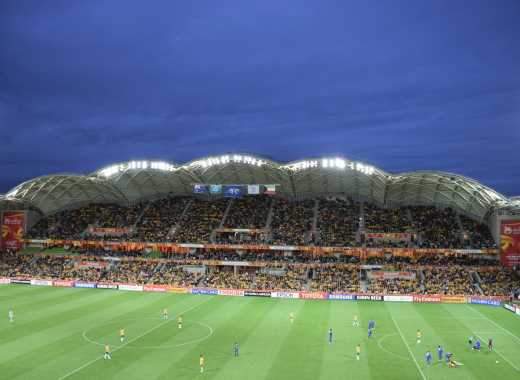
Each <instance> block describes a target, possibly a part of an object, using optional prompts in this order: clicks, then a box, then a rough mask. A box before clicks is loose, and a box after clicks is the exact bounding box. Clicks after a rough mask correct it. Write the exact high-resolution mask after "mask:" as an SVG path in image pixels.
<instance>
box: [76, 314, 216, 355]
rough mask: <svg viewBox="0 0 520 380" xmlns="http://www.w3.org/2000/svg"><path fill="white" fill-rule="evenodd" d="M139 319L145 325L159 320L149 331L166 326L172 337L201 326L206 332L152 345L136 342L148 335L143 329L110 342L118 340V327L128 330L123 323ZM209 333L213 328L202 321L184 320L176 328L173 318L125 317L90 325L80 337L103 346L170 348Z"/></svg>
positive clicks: (192, 341)
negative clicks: (105, 331)
mask: <svg viewBox="0 0 520 380" xmlns="http://www.w3.org/2000/svg"><path fill="white" fill-rule="evenodd" d="M139 321H141V322H144V323H143V324H145V325H150V323H149V321H160V322H159V323H156V324H155V325H153V324H152V325H151V329H149V330H150V333H152V332H153V331H161V330H163V329H164V328H168V330H169V331H171V332H176V333H175V335H173V334H172V337H173V336H176V335H179V334H183V335H186V334H187V332H189V333H188V334H193V331H198V332H200V331H201V328H202V329H203V330H206V334H205V335H203V336H202V335H201V334H193V335H195V337H194V338H191V339H187V340H185V341H182V342H180V343H176V344H164V345H157V346H154V345H142V344H139V343H138V341H140V340H141V339H145V338H146V335H148V332H146V331H145V332H144V333H137V334H136V336H127V337H126V338H125V339H126V342H128V343H125V342H122V343H120V344H112V342H113V341H114V340H116V339H117V341H119V329H120V328H124V329H125V330H126V331H129V330H128V328H127V327H125V325H126V326H128V324H134V325H135V324H136V322H139ZM111 325H113V326H114V328H113V329H110V330H109V332H108V333H105V334H101V335H99V336H98V337H96V335H97V334H96V330H97V332H98V333H99V330H101V329H103V328H106V327H110V326H111ZM140 334H142V336H140ZM93 335H94V336H93ZM197 335H200V336H197ZM211 335H213V328H212V327H211V326H209V325H207V324H205V323H203V322H200V321H186V322H184V323H183V327H182V329H178V327H177V323H176V321H175V320H174V319H170V320H166V321H165V320H163V319H161V318H125V319H123V320H121V321H110V322H107V323H103V324H100V325H97V326H94V327H91V328H89V329H86V330H84V331H83V333H82V337H83V339H84V340H86V341H87V342H89V343H92V344H95V345H97V346H104V345H105V343H106V342H107V343H109V344H110V345H111V346H112V347H114V348H123V347H126V348H131V349H136V350H150V349H152V350H153V349H155V350H165V349H172V348H177V347H182V346H187V345H190V344H195V343H199V342H202V341H204V340H206V339H209V337H210V336H211ZM103 336H105V337H107V339H102V337H103ZM133 339H135V341H136V343H135V344H134V343H133Z"/></svg>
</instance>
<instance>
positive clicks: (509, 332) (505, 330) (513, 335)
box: [466, 305, 520, 342]
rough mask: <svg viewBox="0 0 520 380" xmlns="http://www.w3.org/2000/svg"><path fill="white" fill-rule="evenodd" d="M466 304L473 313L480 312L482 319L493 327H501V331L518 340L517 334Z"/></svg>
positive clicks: (519, 339)
mask: <svg viewBox="0 0 520 380" xmlns="http://www.w3.org/2000/svg"><path fill="white" fill-rule="evenodd" d="M466 306H468V307H469V308H470V309H471V310H473V311H474V312H475V313H477V314H480V315H481V316H482V317H484V319H487V320H488V321H489V322H491V323H492V324H493V325H495V327H498V328H499V329H501V330H502V331H504V332H506V333H507V334H508V335H509V336H512V337H513V338H515V339H516V340H517V341H519V342H520V338H519V337H518V336H516V335H515V334H513V333H512V332H511V331H509V330H508V329H506V328H505V327H502V326H500V325H499V324H498V323H496V322H495V321H493V320H492V319H489V318H488V317H486V316H485V315H484V314H482V313H481V312H480V311H478V310H477V309H474V308H473V307H471V306H469V305H466Z"/></svg>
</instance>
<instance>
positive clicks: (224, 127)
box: [0, 0, 520, 195]
mask: <svg viewBox="0 0 520 380" xmlns="http://www.w3.org/2000/svg"><path fill="white" fill-rule="evenodd" d="M146 4H148V6H146ZM234 151H237V152H249V153H255V154H259V155H263V156H266V157H269V158H272V159H275V160H278V161H290V160H294V159H300V158H306V157H311V156H312V157H315V156H322V155H336V154H339V155H343V156H345V157H347V158H351V159H359V160H364V161H367V162H369V163H372V164H374V165H377V166H379V167H381V168H382V169H384V170H387V171H390V172H404V171H411V170H416V169H435V170H443V171H450V172H456V173H460V174H463V175H466V176H469V177H473V178H475V179H477V180H480V181H482V182H483V183H485V184H486V185H488V186H491V187H494V188H495V189H497V190H498V191H500V192H503V193H505V194H508V195H516V194H520V1H518V0H511V1H507V0H500V1H494V0H489V1H453V0H450V1H437V0H436V1H417V0H411V1H400V0H399V1H397V0H392V1H379V0H378V1H365V0H363V1H358V2H351V1H343V0H342V1H337V2H333V1H321V0H320V1H317V0H316V1H283V0H276V1H266V0H262V1H243V0H239V1H208V2H206V1H182V2H181V1H172V0H168V1H151V2H143V1H139V2H131V1H128V0H124V1H91V0H89V1H71V0H66V1H40V0H35V1H21V0H4V1H1V2H0V193H2V192H6V191H7V190H8V189H9V188H11V187H13V186H15V185H16V184H18V183H19V182H21V181H22V180H26V179H29V178H32V177H34V176H38V175H43V174H50V173H56V172H77V173H89V172H91V171H94V170H95V169H98V168H100V167H102V166H104V165H107V164H110V163H113V162H118V161H124V160H129V159H134V158H135V159H142V158H150V159H167V160H171V161H174V162H184V161H188V160H191V159H194V158H198V157H200V156H204V155H208V154H219V153H225V152H234Z"/></svg>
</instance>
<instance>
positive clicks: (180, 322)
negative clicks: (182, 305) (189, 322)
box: [177, 315, 182, 329]
mask: <svg viewBox="0 0 520 380" xmlns="http://www.w3.org/2000/svg"><path fill="white" fill-rule="evenodd" d="M177 326H178V327H179V329H182V315H179V316H178V317H177Z"/></svg>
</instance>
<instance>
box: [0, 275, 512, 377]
mask: <svg viewBox="0 0 520 380" xmlns="http://www.w3.org/2000/svg"><path fill="white" fill-rule="evenodd" d="M10 307H12V308H13V310H14V313H15V321H14V322H13V323H10V322H9V320H8V309H9V308H10ZM163 308H168V310H169V319H168V320H164V319H162V316H161V311H162V309H163ZM0 312H1V318H0V379H8V380H18V379H19V380H21V379H24V380H32V379H34V380H36V379H38V380H42V379H53V380H65V379H69V380H74V379H96V380H104V379H120V380H123V379H124V380H129V379H136V380H137V379H139V380H155V379H222V380H224V379H225V380H229V379H283V380H290V379H313V380H314V379H326V380H332V379H355V380H360V379H386V380H389V379H399V380H404V379H432V380H433V379H496V380H506V379H520V318H519V317H518V316H516V315H514V314H513V313H510V312H508V311H506V310H504V309H502V308H496V307H490V306H477V305H465V304H464V305H441V304H412V303H397V302H396V303H389V302H375V301H360V302H354V301H313V300H308V301H304V300H290V299H271V298H256V297H220V296H201V295H179V294H165V293H162V294H161V293H136V292H123V291H113V290H91V289H72V288H52V287H29V286H27V287H26V286H21V285H5V286H1V287H0ZM291 312H294V314H295V316H296V319H295V321H294V323H291V322H290V321H289V313H291ZM178 314H182V316H183V320H184V323H183V327H182V329H179V328H178V326H177V320H176V316H177V315H178ZM354 314H358V315H359V316H360V322H361V325H360V327H353V326H352V317H353V315H354ZM371 318H372V319H374V320H375V321H376V331H375V334H374V336H373V337H372V338H370V339H368V338H367V322H368V320H369V319H371ZM121 328H124V329H125V330H126V335H127V338H126V339H127V340H126V341H125V342H123V343H121V342H120V340H119V329H121ZM329 328H332V329H333V333H334V341H333V343H332V344H329V343H328V329H329ZM417 329H420V330H421V331H422V333H423V339H422V342H421V344H417V343H416V338H415V334H416V330H417ZM470 335H473V336H475V337H481V340H482V343H483V347H482V351H481V352H474V351H472V350H471V349H470V348H469V347H468V345H467V338H468V336H470ZM488 337H492V338H494V341H495V347H496V349H495V351H493V352H488V349H487V339H488ZM235 341H236V342H238V344H239V346H240V356H239V357H234V356H233V343H234V342H235ZM105 343H108V344H110V346H111V347H112V360H104V359H103V357H102V356H103V349H104V348H103V344H105ZM358 343H359V344H361V348H362V353H361V359H360V360H359V361H358V360H356V358H355V346H356V344H358ZM439 344H440V345H442V347H443V348H444V351H445V352H446V351H450V352H452V353H453V354H454V359H455V360H456V361H457V362H460V363H462V364H463V366H461V367H459V368H448V367H447V365H446V364H445V363H444V362H442V363H439V362H438V360H437V353H436V350H435V349H436V347H437V345H439ZM428 349H429V350H431V352H432V355H433V358H434V363H433V365H432V366H430V367H428V366H426V363H425V360H424V355H425V353H426V351H427V350H428ZM201 353H203V354H204V356H205V359H206V367H205V371H204V373H203V374H200V373H199V372H200V371H199V355H200V354H201Z"/></svg>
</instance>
